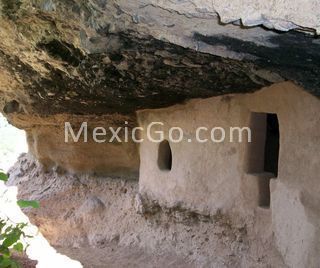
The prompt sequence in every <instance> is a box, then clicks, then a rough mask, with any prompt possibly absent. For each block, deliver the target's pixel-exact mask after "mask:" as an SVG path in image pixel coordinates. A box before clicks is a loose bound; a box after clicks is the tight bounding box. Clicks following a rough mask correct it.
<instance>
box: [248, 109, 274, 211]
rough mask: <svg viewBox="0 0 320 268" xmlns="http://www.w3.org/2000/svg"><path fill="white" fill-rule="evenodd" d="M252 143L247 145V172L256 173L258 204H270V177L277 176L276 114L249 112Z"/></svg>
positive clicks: (265, 205)
mask: <svg viewBox="0 0 320 268" xmlns="http://www.w3.org/2000/svg"><path fill="white" fill-rule="evenodd" d="M251 134H252V143H251V144H250V145H249V153H248V168H247V169H248V172H249V173H251V174H256V176H257V180H258V187H259V206H261V207H269V206H270V185H269V183H270V179H271V178H275V177H277V176H278V161H279V149H280V143H279V140H280V132H279V121H278V116H277V115H276V114H272V113H252V114H251Z"/></svg>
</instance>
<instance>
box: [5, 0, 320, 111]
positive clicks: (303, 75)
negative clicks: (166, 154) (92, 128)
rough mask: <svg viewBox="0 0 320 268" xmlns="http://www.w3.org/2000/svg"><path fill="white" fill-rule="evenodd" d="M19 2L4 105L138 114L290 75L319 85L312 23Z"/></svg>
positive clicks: (10, 12) (115, 5)
mask: <svg viewBox="0 0 320 268" xmlns="http://www.w3.org/2000/svg"><path fill="white" fill-rule="evenodd" d="M18 2H19V3H20V4H19V5H9V6H8V5H2V18H1V21H2V22H3V26H4V27H1V29H0V32H2V33H1V38H2V40H1V43H0V64H1V65H0V66H1V70H2V71H3V73H5V74H6V75H3V80H7V81H3V85H5V86H3V87H0V91H1V93H2V94H1V108H2V110H3V111H4V112H5V113H7V114H8V113H13V112H20V113H32V114H39V115H52V114H59V113H70V114H108V113H123V114H133V113H134V112H135V111H136V110H139V109H146V108H160V107H166V106H170V105H173V104H175V103H180V102H183V101H185V100H188V99H191V98H206V97H211V96H216V95H222V94H230V93H247V92H253V91H255V90H258V89H260V88H262V87H264V86H268V85H270V84H272V83H275V82H280V81H285V80H291V81H294V82H296V83H297V84H299V85H300V86H302V87H304V88H305V89H306V90H308V91H309V92H310V93H312V94H314V95H316V96H319V95H320V91H319V88H320V78H319V77H320V75H319V74H320V64H319V62H320V41H319V39H317V38H316V37H315V36H311V35H309V34H306V33H299V32H294V31H290V32H286V33H279V32H274V31H267V30H266V29H264V28H262V27H258V28H253V29H252V28H249V29H243V28H241V27H239V26H234V25H222V24H221V23H219V20H218V17H217V16H216V15H215V16H209V17H208V16H207V17H205V18H203V16H202V17H201V16H197V15H195V14H193V15H192V14H191V15H190V14H189V15H188V16H187V15H186V14H184V13H183V12H182V13H181V14H180V13H178V12H176V11H172V10H171V11H170V10H165V9H163V7H161V5H160V4H159V6H157V5H155V4H154V3H153V4H152V5H145V6H142V5H140V6H137V5H133V4H130V3H128V4H125V3H123V2H122V1H113V2H109V3H105V2H104V1H89V2H88V4H86V5H81V3H80V2H78V1H73V2H63V1H57V2H56V3H53V2H52V1H39V3H37V4H34V5H33V6H31V7H30V6H29V5H28V4H27V3H26V2H24V1H18ZM49 2H50V3H51V4H50V3H49ZM140 2H143V1H139V3H140ZM144 2H145V1H144ZM3 3H4V2H3ZM49 4H50V5H49ZM148 14H151V15H154V16H155V17H152V18H150V16H149V17H148V16H147V15H148ZM164 20H165V21H164ZM163 23H165V25H166V27H162V28H161V26H163ZM192 23H195V26H194V27H192ZM199 25H200V26H199ZM201 25H203V27H201ZM209 25H211V28H210V27H209ZM180 29H181V31H179V30H180ZM13 44H16V46H15V47H12V45H13Z"/></svg>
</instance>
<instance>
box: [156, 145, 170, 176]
mask: <svg viewBox="0 0 320 268" xmlns="http://www.w3.org/2000/svg"><path fill="white" fill-rule="evenodd" d="M158 167H159V169H160V170H171V168H172V151H171V147H170V144H169V142H168V141H167V140H164V141H162V142H161V143H160V144H159V149H158Z"/></svg>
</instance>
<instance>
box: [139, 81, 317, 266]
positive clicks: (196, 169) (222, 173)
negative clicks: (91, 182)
mask: <svg viewBox="0 0 320 268" xmlns="http://www.w3.org/2000/svg"><path fill="white" fill-rule="evenodd" d="M252 112H257V113H276V114H277V116H278V120H279V128H280V152H279V169H278V177H277V178H276V179H271V183H270V189H271V190H270V191H271V197H270V199H271V201H270V202H271V205H270V208H262V207H260V206H259V198H260V197H259V193H258V192H259V181H260V182H261V180H263V181H265V180H266V179H267V180H269V179H270V177H272V176H270V174H266V173H263V172H259V173H258V174H257V172H256V171H254V170H250V163H249V162H251V161H257V163H256V164H257V165H258V164H259V159H258V160H257V159H255V158H254V157H253V158H252V154H256V155H257V157H258V156H259V155H260V156H261V153H262V152H259V150H258V151H256V152H254V150H252V146H254V140H253V144H249V143H247V142H242V143H238V142H233V143H230V142H229V136H228V131H226V133H227V137H226V142H223V143H212V142H207V143H197V142H194V141H193V142H188V139H192V140H195V130H196V128H197V127H200V126H201V127H207V128H208V129H211V128H213V127H217V126H218V127H222V128H225V129H226V130H227V129H228V128H229V127H230V126H239V127H244V126H250V125H252V124H253V122H252ZM138 119H139V122H140V125H141V126H142V127H144V128H145V129H146V128H147V126H148V124H149V123H150V122H153V121H155V122H159V121H160V122H163V123H164V126H163V128H162V130H164V133H168V129H169V128H170V127H174V126H179V127H181V128H182V129H183V130H184V132H185V133H186V135H185V137H184V139H183V141H182V142H180V143H170V145H171V149H172V169H171V171H168V170H165V171H164V170H160V169H159V167H158V164H157V160H158V159H157V157H158V144H157V143H152V142H150V141H147V140H146V141H145V142H143V143H142V144H141V147H140V161H141V163H140V182H139V183H140V193H141V195H142V196H144V197H145V198H147V199H149V200H156V201H157V202H158V203H159V204H160V205H162V206H167V207H175V206H178V207H185V208H188V209H191V210H195V211H198V212H199V211H200V212H202V213H210V214H216V213H217V212H219V211H222V212H223V213H227V214H230V215H233V216H234V218H237V217H239V218H242V219H243V220H244V221H247V222H250V221H254V223H253V225H252V230H251V231H250V232H251V233H252V235H253V236H256V237H264V236H265V237H267V236H268V237H269V238H270V237H271V236H272V235H273V234H274V239H275V243H276V246H277V248H278V250H279V251H280V253H281V254H282V256H283V258H284V260H285V262H286V264H287V265H289V266H290V267H318V266H319V265H320V258H319V256H318V254H317V252H319V246H320V241H319V237H320V236H319V230H320V228H319V226H320V212H319V209H318V206H319V204H320V195H319V193H320V185H319V172H320V158H319V151H320V134H319V133H320V106H319V99H317V98H315V97H313V96H311V95H309V94H308V93H305V92H304V91H303V90H302V89H301V88H299V87H297V86H295V85H293V84H292V83H289V82H288V83H280V84H275V85H273V86H271V87H268V88H264V89H262V90H260V91H258V92H256V93H253V94H246V95H228V96H223V97H214V98H210V99H204V100H192V101H190V102H188V103H186V104H185V105H176V106H173V107H169V108H167V109H158V110H144V111H140V112H139V113H138ZM154 130H156V129H154ZM255 134H256V133H253V138H255V136H254V135H255ZM209 135H210V133H209V132H208V133H207V136H206V135H205V132H202V138H208V139H210V136H209ZM142 136H143V137H144V138H146V131H144V132H143V135H142ZM155 137H156V135H155ZM165 138H166V139H168V136H167V135H166V136H165ZM258 171H259V170H258Z"/></svg>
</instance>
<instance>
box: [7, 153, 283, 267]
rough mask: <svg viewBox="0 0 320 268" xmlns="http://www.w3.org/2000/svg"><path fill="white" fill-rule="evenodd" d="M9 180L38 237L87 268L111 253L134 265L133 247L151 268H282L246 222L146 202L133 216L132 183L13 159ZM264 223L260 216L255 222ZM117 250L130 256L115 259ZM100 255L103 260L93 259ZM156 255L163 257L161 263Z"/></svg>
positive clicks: (266, 239)
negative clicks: (26, 205) (32, 205)
mask: <svg viewBox="0 0 320 268" xmlns="http://www.w3.org/2000/svg"><path fill="white" fill-rule="evenodd" d="M10 177H11V179H10V184H15V185H17V186H18V187H19V189H20V191H19V198H26V197H27V198H32V199H38V200H39V201H40V204H41V209H40V210H32V211H29V212H28V215H29V217H30V219H31V220H32V222H33V223H35V224H36V225H38V226H40V230H41V232H42V233H43V235H44V236H45V237H46V238H47V239H48V240H49V241H50V242H51V243H52V244H53V245H55V247H57V248H59V247H64V248H65V249H61V250H62V252H64V253H66V254H69V256H72V257H75V258H76V259H77V258H78V259H80V260H83V261H84V264H88V267H101V266H103V265H104V264H103V263H101V262H100V263H99V258H100V260H101V261H103V257H102V256H104V257H105V258H107V259H108V256H109V255H110V258H116V256H118V254H122V256H123V258H125V256H127V257H128V260H130V258H132V256H131V257H130V255H131V254H134V256H135V257H134V261H133V263H130V265H131V264H132V266H130V267H135V266H134V263H135V262H138V261H139V260H140V259H141V258H142V256H141V255H139V254H140V253H139V250H138V248H142V249H144V250H145V251H146V252H147V254H150V255H154V256H155V257H154V258H155V259H158V260H159V262H158V263H154V265H155V267H160V266H161V265H160V264H161V263H163V265H170V263H171V264H172V265H174V266H173V267H179V265H182V267H187V266H188V265H190V267H212V266H213V267H235V266H237V267H250V266H254V267H266V266H267V265H272V266H274V267H285V265H284V264H283V262H282V259H281V256H280V255H279V253H278V252H277V251H276V250H275V248H274V247H272V245H273V243H274V242H273V238H272V233H271V232H270V230H269V231H266V232H265V233H264V235H263V236H261V237H259V236H257V235H256V234H255V231H252V228H251V227H250V226H252V224H253V222H254V219H253V218H251V219H249V218H248V219H247V220H246V221H242V220H240V219H236V218H234V217H232V215H225V214H223V213H217V214H215V215H207V216H203V215H200V214H196V213H194V212H192V211H188V210H185V209H183V208H178V207H177V208H172V209H165V208H161V207H159V206H158V205H157V203H156V202H151V203H150V202H149V201H148V202H147V203H145V202H146V201H143V203H142V205H143V206H145V208H146V209H145V211H144V212H143V213H139V211H136V210H135V207H136V202H137V201H136V199H137V198H136V195H137V194H138V183H137V182H136V181H128V180H125V179H116V178H106V177H100V178H99V177H91V176H88V175H79V176H72V175H68V174H66V175H61V174H58V173H56V172H53V171H50V172H48V173H44V172H43V170H42V169H41V168H40V167H39V166H38V164H37V162H35V160H34V159H33V158H32V157H30V156H28V155H23V156H22V157H21V158H20V159H19V162H18V163H17V165H16V166H15V167H14V168H13V169H11V171H10ZM152 203H153V204H152ZM53 208H54V209H53ZM266 224H269V223H268V216H267V215H266V217H265V219H264V221H263V225H264V226H266ZM62 226H63V228H62ZM261 227H262V226H261ZM250 230H251V231H250ZM66 247H68V248H69V249H66ZM72 247H76V248H78V249H75V250H72ZM110 247H111V248H112V247H114V248H115V251H114V252H113V254H114V255H112V254H111V253H110V252H109V251H110V250H111V249H110ZM121 247H131V248H132V247H135V248H136V250H129V249H128V251H127V253H126V254H124V253H119V251H121ZM82 248H83V249H84V250H85V248H89V249H88V253H90V252H92V254H93V255H92V256H99V257H97V258H98V259H95V260H91V261H90V260H88V257H89V256H85V255H84V253H83V251H81V249H82ZM94 248H97V250H94ZM103 251H105V255H104V254H102V255H101V252H103ZM130 252H131V254H130ZM173 253H174V254H176V256H175V255H173ZM90 256H91V255H90ZM111 256H113V257H111ZM161 256H167V261H164V260H163V259H161ZM174 256H175V257H174ZM123 258H120V259H119V260H118V262H117V264H119V265H120V266H117V267H122V266H121V265H122V263H125V259H123ZM148 263H149V262H148V259H147V260H146V264H148ZM95 265H97V266H95ZM99 265H100V266H99ZM159 265H160V266H159ZM183 265H185V266H183ZM104 267H105V266H104ZM111 267H113V266H111Z"/></svg>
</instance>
